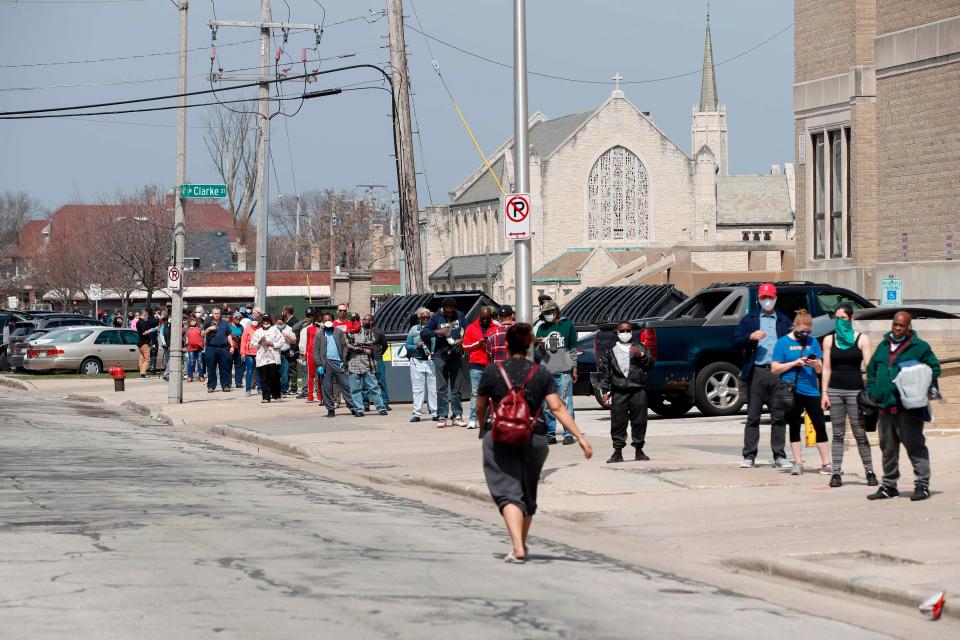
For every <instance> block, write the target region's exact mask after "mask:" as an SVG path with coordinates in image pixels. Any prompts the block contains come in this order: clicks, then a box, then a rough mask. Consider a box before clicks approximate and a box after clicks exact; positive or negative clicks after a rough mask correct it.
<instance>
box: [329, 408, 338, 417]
mask: <svg viewBox="0 0 960 640" xmlns="http://www.w3.org/2000/svg"><path fill="white" fill-rule="evenodd" d="M336 415H337V412H336V411H334V410H333V409H327V417H328V418H332V417H334V416H336Z"/></svg>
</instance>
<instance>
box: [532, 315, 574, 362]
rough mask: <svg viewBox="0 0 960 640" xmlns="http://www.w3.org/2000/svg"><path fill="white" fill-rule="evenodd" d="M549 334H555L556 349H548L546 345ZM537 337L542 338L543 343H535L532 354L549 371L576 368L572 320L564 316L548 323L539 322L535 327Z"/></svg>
mask: <svg viewBox="0 0 960 640" xmlns="http://www.w3.org/2000/svg"><path fill="white" fill-rule="evenodd" d="M550 334H556V342H557V350H556V351H550V349H549V348H548V347H547V340H549V338H550ZM537 337H538V338H544V344H541V345H537V348H536V351H535V352H534V356H535V357H536V360H537V362H539V363H540V364H541V365H543V367H544V369H546V370H547V371H548V372H549V373H551V374H557V373H570V372H571V371H573V370H574V369H576V368H577V329H576V328H575V327H574V326H573V323H572V322H570V321H569V320H567V319H566V318H561V319H559V320H557V321H556V322H550V323H547V322H541V323H540V325H539V326H538V327H537Z"/></svg>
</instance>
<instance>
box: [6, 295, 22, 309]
mask: <svg viewBox="0 0 960 640" xmlns="http://www.w3.org/2000/svg"><path fill="white" fill-rule="evenodd" d="M19 303H20V300H19V299H17V296H7V309H16V308H17V307H18V306H19Z"/></svg>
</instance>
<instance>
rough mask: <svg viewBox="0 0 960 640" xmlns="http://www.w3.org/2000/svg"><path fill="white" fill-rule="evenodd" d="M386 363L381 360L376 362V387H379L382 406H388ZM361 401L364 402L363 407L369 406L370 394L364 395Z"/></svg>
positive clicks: (388, 393)
mask: <svg viewBox="0 0 960 640" xmlns="http://www.w3.org/2000/svg"><path fill="white" fill-rule="evenodd" d="M386 365H387V363H386V362H384V361H383V358H379V359H378V360H377V371H376V374H377V386H379V387H380V397H381V398H382V399H383V404H384V405H388V404H390V392H389V391H388V390H387V366H386ZM363 399H364V400H366V404H365V405H364V406H369V405H370V394H369V393H365V394H364V395H363Z"/></svg>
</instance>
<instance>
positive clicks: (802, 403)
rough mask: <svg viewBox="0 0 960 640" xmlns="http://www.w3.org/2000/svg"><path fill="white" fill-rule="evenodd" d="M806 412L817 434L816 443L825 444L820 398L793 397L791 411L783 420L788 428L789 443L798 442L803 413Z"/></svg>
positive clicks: (825, 427) (824, 427) (825, 432)
mask: <svg viewBox="0 0 960 640" xmlns="http://www.w3.org/2000/svg"><path fill="white" fill-rule="evenodd" d="M804 410H806V412H807V415H808V416H810V421H811V422H813V428H814V430H815V431H816V432H817V442H827V423H826V421H825V420H824V418H823V409H821V408H820V396H802V395H800V394H799V393H795V394H794V395H793V411H788V412H787V415H786V416H785V419H786V421H787V424H788V425H789V426H790V442H800V440H801V439H802V438H801V437H800V434H801V427H803V411H804Z"/></svg>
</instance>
